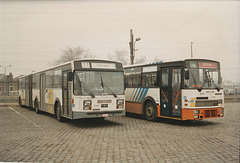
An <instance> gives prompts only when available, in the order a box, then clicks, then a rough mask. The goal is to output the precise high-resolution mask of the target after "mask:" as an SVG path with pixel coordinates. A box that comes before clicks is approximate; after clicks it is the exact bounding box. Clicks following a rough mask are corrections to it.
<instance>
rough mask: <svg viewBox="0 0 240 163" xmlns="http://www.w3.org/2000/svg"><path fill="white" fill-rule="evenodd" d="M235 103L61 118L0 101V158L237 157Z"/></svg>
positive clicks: (205, 159) (177, 159)
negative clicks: (170, 113)
mask: <svg viewBox="0 0 240 163" xmlns="http://www.w3.org/2000/svg"><path fill="white" fill-rule="evenodd" d="M239 104H240V103H226V104H225V117H224V118H218V119H211V120H202V121H187V122H181V121H175V120H165V119H160V120H158V121H157V122H149V121H146V120H143V119H141V118H140V117H138V116H133V115H131V116H128V117H114V118H113V117H109V118H106V119H105V120H89V119H87V120H86V119H85V120H76V121H69V120H67V121H66V122H63V123H60V122H58V121H57V120H56V119H55V118H54V116H52V115H49V114H46V113H43V114H40V115H39V114H36V113H35V112H34V111H31V110H30V109H28V108H22V107H0V161H1V162H3V161H8V162H22V161H24V162H25V161H26V162H103V163H104V162H239V136H240V132H239V126H240V120H239V115H240V107H239Z"/></svg>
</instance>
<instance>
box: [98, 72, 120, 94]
mask: <svg viewBox="0 0 240 163" xmlns="http://www.w3.org/2000/svg"><path fill="white" fill-rule="evenodd" d="M101 86H102V87H103V89H104V86H105V87H106V88H107V89H108V90H109V91H110V92H111V93H112V95H113V96H114V97H115V98H117V95H116V94H115V93H114V92H113V91H112V90H111V89H110V88H109V87H108V86H107V85H106V84H105V83H104V82H103V79H102V76H101Z"/></svg>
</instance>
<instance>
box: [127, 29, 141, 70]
mask: <svg viewBox="0 0 240 163" xmlns="http://www.w3.org/2000/svg"><path fill="white" fill-rule="evenodd" d="M140 40H141V38H136V40H135V41H134V36H133V32H132V29H130V42H129V46H130V64H131V65H133V64H134V57H135V51H137V50H136V49H135V43H136V42H137V41H140Z"/></svg>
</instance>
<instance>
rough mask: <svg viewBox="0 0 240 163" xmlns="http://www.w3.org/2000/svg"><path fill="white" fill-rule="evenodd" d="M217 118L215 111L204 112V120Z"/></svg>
mask: <svg viewBox="0 0 240 163" xmlns="http://www.w3.org/2000/svg"><path fill="white" fill-rule="evenodd" d="M211 117H217V110H204V118H211Z"/></svg>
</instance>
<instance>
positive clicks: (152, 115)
mask: <svg viewBox="0 0 240 163" xmlns="http://www.w3.org/2000/svg"><path fill="white" fill-rule="evenodd" d="M144 115H145V117H146V119H147V120H149V121H155V120H156V118H157V117H156V109H155V107H154V106H153V103H152V102H148V103H147V104H146V105H145V108H144Z"/></svg>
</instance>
